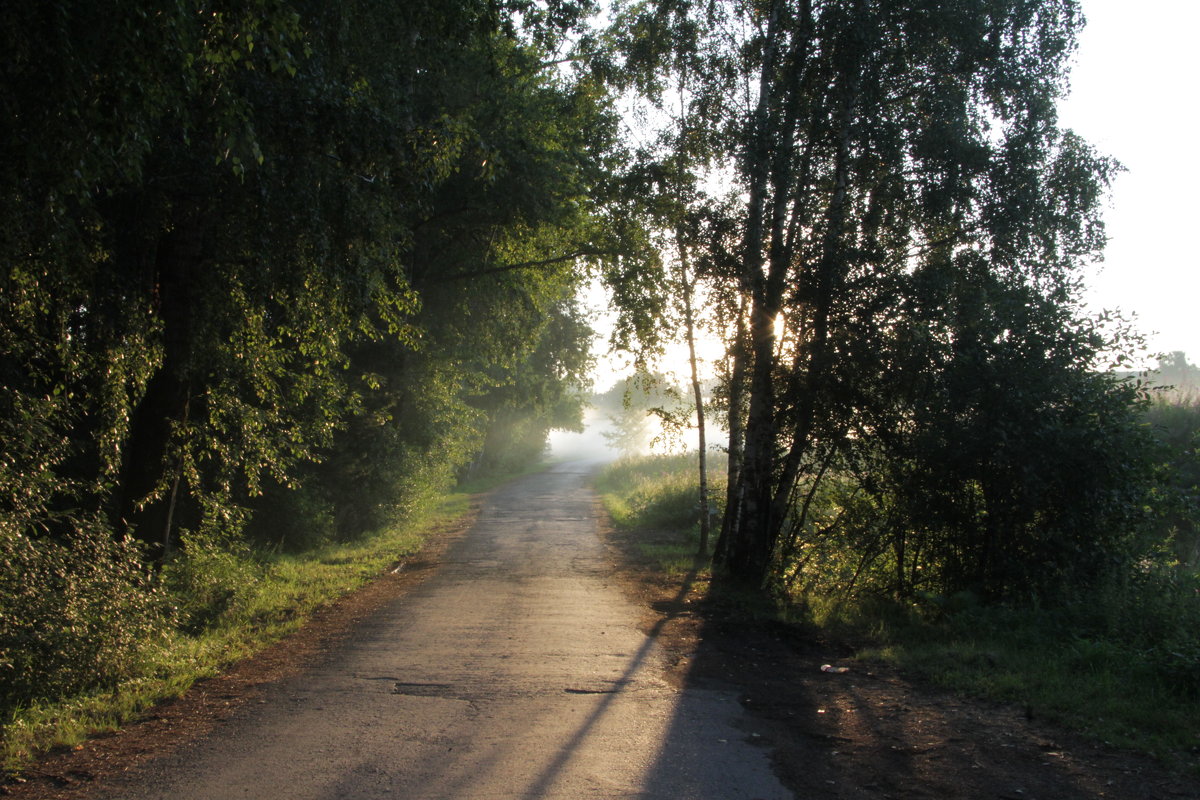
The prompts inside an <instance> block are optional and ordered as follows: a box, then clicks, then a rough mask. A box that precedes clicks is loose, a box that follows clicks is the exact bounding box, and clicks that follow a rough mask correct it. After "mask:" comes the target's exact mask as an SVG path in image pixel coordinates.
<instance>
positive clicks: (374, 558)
mask: <svg viewBox="0 0 1200 800" xmlns="http://www.w3.org/2000/svg"><path fill="white" fill-rule="evenodd" d="M544 466H545V465H541V466H539V467H535V468H531V469H529V470H527V471H526V472H534V471H537V469H540V468H544ZM521 474H525V473H521ZM513 477H514V476H513V475H507V476H502V477H495V478H489V479H486V480H482V481H475V482H471V483H468V484H465V485H463V486H461V487H459V489H458V490H456V491H455V492H454V493H451V494H447V495H446V496H445V497H444V498H443V499H442V501H441V502H440V503H439V504H437V505H436V507H434V508H431V509H430V510H429V511H428V512H426V513H425V514H423V515H421V516H419V517H415V518H413V519H411V520H408V521H406V522H405V523H403V524H399V525H396V526H394V527H391V528H388V529H385V530H382V531H380V532H378V533H376V534H375V535H374V536H371V537H368V538H365V539H362V540H360V541H356V542H353V543H347V544H339V545H329V546H325V547H322V548H320V549H317V550H313V551H309V552H306V553H303V554H299V555H290V554H281V553H270V552H264V551H249V550H248V549H246V550H243V551H240V552H238V553H236V554H235V556H233V557H231V556H229V554H225V556H224V560H223V561H222V562H220V563H221V565H223V567H224V569H225V571H226V574H224V575H221V574H216V575H211V578H212V580H213V581H214V583H215V584H216V585H217V588H218V590H220V591H223V592H224V593H225V594H224V601H223V603H222V604H220V605H219V612H218V613H215V614H213V615H211V616H210V617H207V618H205V619H204V620H203V624H202V625H200V624H198V625H196V626H194V627H193V629H191V630H187V629H186V628H184V629H180V630H174V631H172V632H170V633H168V634H166V635H165V636H164V638H163V640H162V641H160V642H157V643H155V644H154V645H153V646H151V647H150V648H149V650H150V653H151V655H150V656H149V658H148V659H147V661H146V662H145V663H144V664H143V667H142V669H141V670H140V674H139V675H138V676H137V677H134V678H132V679H129V680H126V681H123V682H122V683H120V684H118V685H117V686H115V687H113V688H112V689H108V690H103V691H96V692H93V693H89V694H85V695H82V696H77V697H72V698H68V699H65V700H62V701H58V702H54V703H33V704H30V705H27V706H25V707H22V708H19V709H17V710H16V711H15V712H14V713H13V714H12V715H11V716H10V717H9V719H8V720H7V721H6V722H5V723H4V724H3V726H2V727H0V742H2V743H0V765H2V768H3V770H4V771H5V773H7V774H15V773H18V772H19V771H20V770H21V769H22V768H24V767H26V766H28V765H29V764H30V762H31V761H32V760H33V759H34V758H36V757H37V754H39V753H42V752H46V751H48V750H51V749H54V748H62V747H74V746H77V745H79V744H81V743H82V742H83V741H84V740H86V739H87V738H88V737H89V736H92V735H95V734H99V733H105V732H110V731H114V730H117V729H119V728H120V727H121V726H122V725H123V724H126V723H128V722H129V721H131V720H133V719H135V718H137V717H138V716H139V715H140V714H142V713H143V712H144V711H146V710H147V709H148V708H150V707H152V706H154V705H155V704H157V703H159V702H162V701H164V700H167V699H170V698H173V697H178V696H180V695H182V694H183V693H184V692H186V691H187V690H188V689H189V688H190V687H191V686H192V685H193V684H194V683H196V682H197V681H200V680H204V679H206V678H211V677H213V676H215V675H217V674H219V673H220V672H221V671H222V670H224V669H226V668H228V667H229V666H230V665H232V664H233V663H235V662H237V661H239V660H241V659H244V658H247V657H249V656H252V655H254V654H255V653H257V652H259V651H261V650H263V649H265V648H266V647H268V646H269V645H271V644H274V643H275V642H277V641H279V640H280V639H282V638H284V637H285V636H287V635H288V634H290V633H293V632H294V631H296V630H298V629H299V628H300V627H302V626H303V625H304V624H305V622H307V621H308V619H309V617H310V616H311V615H312V613H313V612H314V611H316V610H317V609H318V608H320V607H322V606H325V605H328V604H329V603H332V602H333V601H335V600H337V599H338V598H340V597H343V596H345V595H347V594H349V593H350V592H353V591H354V590H356V589H358V588H361V587H362V586H364V585H365V584H367V583H368V582H370V581H371V580H372V579H374V578H376V577H378V576H379V575H381V574H383V573H384V572H385V571H386V570H388V569H390V568H391V567H393V566H394V565H395V564H397V563H398V562H400V561H401V560H402V559H404V558H406V557H409V556H412V555H413V554H415V553H416V552H418V551H419V550H420V549H421V547H422V545H423V544H424V542H425V541H426V539H427V538H429V537H430V536H431V535H433V534H434V533H436V531H438V530H441V529H445V528H446V527H447V526H449V525H451V524H454V523H455V522H456V521H458V520H461V519H462V518H463V517H465V516H466V515H467V514H468V513H469V512H470V508H471V495H472V494H476V493H479V492H483V491H487V490H489V489H491V488H494V487H495V486H498V485H500V484H502V483H504V482H506V481H508V480H511V479H512V478H513ZM206 568H207V569H208V570H209V571H210V572H208V573H206V575H209V574H210V573H211V570H212V569H213V563H212V562H211V561H210V562H209V563H207V564H206Z"/></svg>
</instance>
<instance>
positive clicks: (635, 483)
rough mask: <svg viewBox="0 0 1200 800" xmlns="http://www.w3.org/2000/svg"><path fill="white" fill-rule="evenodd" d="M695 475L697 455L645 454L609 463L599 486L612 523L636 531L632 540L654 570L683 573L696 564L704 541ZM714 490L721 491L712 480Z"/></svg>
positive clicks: (598, 477) (714, 493)
mask: <svg viewBox="0 0 1200 800" xmlns="http://www.w3.org/2000/svg"><path fill="white" fill-rule="evenodd" d="M696 480H697V479H696V457H695V455H665V456H646V457H639V458H623V459H620V460H619V461H615V462H613V463H612V464H609V465H608V466H607V467H605V468H604V469H603V470H602V471H601V472H600V474H599V475H598V476H597V478H596V483H595V486H596V490H597V492H599V494H600V500H601V502H602V503H603V505H604V508H605V510H606V511H607V512H608V515H609V517H610V518H611V519H612V521H613V524H614V525H615V526H616V527H617V528H619V529H621V530H623V531H625V532H632V533H636V534H637V535H636V537H635V539H634V542H633V543H634V546H635V548H636V549H637V552H638V554H639V555H640V557H641V558H642V559H644V560H645V561H646V563H648V564H650V565H651V566H652V567H653V568H654V569H656V570H658V571H661V572H664V573H666V574H667V575H669V576H671V577H678V576H680V575H683V574H686V573H688V572H690V571H692V570H693V569H695V567H696V552H697V549H698V548H699V544H700V507H699V500H698V497H697V489H696ZM710 494H712V495H714V496H716V495H719V494H720V492H719V491H712V488H711V484H710ZM709 502H710V503H712V502H713V500H712V499H711V498H710V501H709ZM714 536H715V533H714ZM711 544H712V543H711V542H710V546H711Z"/></svg>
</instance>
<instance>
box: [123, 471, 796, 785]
mask: <svg viewBox="0 0 1200 800" xmlns="http://www.w3.org/2000/svg"><path fill="white" fill-rule="evenodd" d="M587 481H588V472H587V469H586V467H584V466H581V465H579V464H566V465H560V466H557V467H554V468H552V469H551V470H549V471H547V472H544V473H541V474H538V475H533V476H529V477H526V478H523V479H520V480H518V481H517V482H515V483H513V484H510V485H509V486H507V487H505V488H501V489H499V490H497V491H496V492H494V493H493V494H492V495H491V496H490V497H489V498H488V499H487V500H486V501H485V505H484V508H483V510H482V513H481V515H480V517H479V519H478V522H477V524H476V525H475V526H474V527H473V528H472V529H471V530H470V531H469V532H467V533H466V534H465V535H464V536H463V537H462V538H461V539H460V540H458V541H456V542H454V543H453V544H452V545H451V546H450V548H449V549H448V550H447V552H446V555H445V557H444V562H443V564H442V565H441V566H440V568H439V569H438V570H437V572H436V573H435V574H434V575H432V576H431V577H430V578H429V579H428V580H427V581H425V582H424V583H421V584H420V585H419V586H417V587H416V588H414V589H413V590H412V591H411V592H409V593H408V594H406V595H405V596H402V597H400V598H398V599H396V600H395V601H394V602H392V603H390V604H389V605H388V606H386V607H385V608H384V609H383V610H382V611H381V612H379V613H377V614H375V615H374V616H372V617H371V618H369V619H368V620H366V621H365V622H364V623H363V624H362V625H361V626H360V627H359V628H358V629H357V630H356V632H355V633H354V635H353V636H352V637H351V638H350V639H349V640H348V641H347V642H346V643H345V644H344V645H343V646H341V647H340V648H339V649H338V650H337V652H335V653H333V654H331V655H330V656H329V657H328V658H327V659H325V660H323V661H322V662H321V663H319V664H318V666H316V667H315V668H313V669H310V670H308V671H307V672H305V673H303V674H302V675H300V676H299V677H297V678H293V679H289V680H286V681H284V682H282V683H280V684H278V685H277V686H275V687H274V688H272V689H271V690H270V691H269V692H268V694H267V695H266V697H265V698H264V702H262V703H259V704H251V705H247V706H245V707H244V708H243V709H242V710H240V711H238V712H236V713H235V714H234V716H233V717H232V718H231V719H230V720H228V721H227V722H226V723H225V724H223V725H222V726H220V727H218V728H217V729H216V730H215V731H214V732H213V733H212V735H210V736H208V737H207V738H206V739H204V740H202V741H200V742H199V743H197V744H194V745H191V746H188V747H186V748H183V749H181V750H180V751H179V752H177V753H175V754H172V755H169V756H165V757H162V758H159V759H158V760H156V761H153V762H150V763H149V764H147V765H145V766H142V767H140V768H138V769H136V770H135V771H133V772H131V773H129V774H127V776H126V777H124V778H122V779H121V781H120V782H119V783H118V784H114V785H110V787H109V788H108V790H107V791H108V792H109V794H108V796H111V797H114V798H116V797H120V798H125V799H126V800H140V799H142V798H171V800H229V798H239V797H249V798H276V797H287V798H293V799H294V800H303V799H304V798H313V799H316V798H320V799H321V800H334V798H339V799H344V800H355V799H358V798H362V799H364V800H365V799H366V798H385V797H386V798H406V800H471V799H472V798H480V800H482V799H483V798H487V800H508V798H531V799H532V798H562V799H563V800H567V799H568V798H570V799H571V800H576V799H577V798H627V797H636V798H663V799H664V800H666V799H667V798H670V800H688V799H689V798H694V799H695V800H734V799H735V798H748V799H753V800H782V799H783V798H790V797H791V794H790V793H789V792H787V791H786V790H785V789H784V788H783V787H782V786H781V785H780V784H779V783H778V782H777V781H776V779H775V777H774V776H773V774H772V773H771V770H770V765H769V760H770V754H769V752H768V751H767V750H766V749H764V748H762V747H759V746H756V745H754V744H753V741H754V739H755V736H754V731H753V728H752V723H750V722H749V721H748V720H747V719H745V718H743V716H742V714H741V707H740V706H739V704H738V703H737V702H736V700H735V698H734V697H733V696H732V695H731V694H728V693H723V692H718V691H707V690H693V689H687V690H685V691H681V690H677V689H675V688H673V687H672V686H670V685H668V684H667V683H666V682H665V681H664V680H663V679H662V665H661V663H660V657H659V654H658V652H657V650H656V646H655V642H654V640H653V638H651V637H648V636H647V635H645V634H644V633H642V632H641V630H640V629H639V626H638V621H639V616H640V614H641V609H639V608H638V607H637V606H636V605H635V604H634V603H632V602H631V601H629V600H628V599H626V597H625V596H624V595H623V594H622V591H621V589H620V587H619V586H618V585H617V584H616V583H615V581H613V580H611V577H612V572H611V568H610V566H609V560H608V558H607V556H606V553H605V550H604V547H603V546H602V544H601V542H600V540H599V538H598V536H597V522H596V519H595V516H594V512H593V505H592V504H593V495H592V494H591V492H590V490H589V489H588V487H587Z"/></svg>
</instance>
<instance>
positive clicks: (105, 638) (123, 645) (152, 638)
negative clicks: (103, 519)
mask: <svg viewBox="0 0 1200 800" xmlns="http://www.w3.org/2000/svg"><path fill="white" fill-rule="evenodd" d="M165 609H166V604H165V603H164V602H163V595H162V592H161V591H159V590H158V589H156V588H154V587H153V586H152V585H151V583H150V581H149V579H148V576H147V574H146V572H145V571H144V569H143V567H142V559H141V554H140V552H139V550H138V547H137V546H136V545H135V544H134V543H133V542H132V541H129V540H120V541H118V540H115V539H114V538H113V537H112V535H111V534H110V533H109V531H108V530H107V529H106V528H104V527H103V526H101V525H98V524H90V525H88V524H84V525H78V526H76V527H75V530H74V531H73V535H72V537H71V538H70V540H69V541H66V542H60V541H55V540H52V539H49V538H42V539H38V538H33V537H30V536H28V535H26V534H24V533H22V532H21V531H19V530H16V529H15V528H14V527H12V526H5V525H0V711H2V712H3V714H4V716H5V717H7V716H8V715H9V714H11V712H12V711H13V710H14V709H15V708H18V707H19V706H22V705H26V704H28V703H31V702H33V701H36V700H43V699H48V698H54V697H58V696H62V695H65V694H72V693H77V692H82V691H86V690H89V689H96V688H103V687H107V686H115V685H116V684H117V683H118V682H119V681H121V680H122V679H124V678H127V677H130V676H132V675H134V674H136V673H137V671H138V670H139V668H140V667H141V666H142V664H143V663H144V662H145V660H146V659H147V658H148V656H149V655H150V654H151V653H152V652H153V650H154V649H155V647H156V645H157V644H158V643H159V642H161V641H162V636H163V634H165V632H166V630H167V628H168V625H167V614H166V613H165Z"/></svg>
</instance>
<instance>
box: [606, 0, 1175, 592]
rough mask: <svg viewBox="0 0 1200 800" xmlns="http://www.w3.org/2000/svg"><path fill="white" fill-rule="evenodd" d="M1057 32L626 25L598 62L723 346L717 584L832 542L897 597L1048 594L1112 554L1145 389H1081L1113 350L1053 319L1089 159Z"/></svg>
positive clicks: (1066, 312)
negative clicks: (604, 61) (642, 130)
mask: <svg viewBox="0 0 1200 800" xmlns="http://www.w3.org/2000/svg"><path fill="white" fill-rule="evenodd" d="M1082 23H1083V20H1082V16H1081V14H1080V11H1079V8H1078V4H1077V3H1076V2H1074V0H1043V1H1035V0H972V2H967V3H954V4H946V3H927V2H917V3H913V2H891V1H890V0H885V1H884V2H864V0H811V1H809V0H805V2H786V1H785V0H764V1H762V2H758V1H757V0H750V1H746V2H742V1H741V0H731V2H725V3H678V2H642V3H630V4H627V5H626V6H625V7H624V9H623V12H622V15H621V17H620V23H619V25H618V29H617V30H618V39H619V41H620V42H621V45H622V50H621V52H622V54H623V60H622V61H621V63H620V66H619V69H618V70H617V71H618V73H619V74H620V75H621V76H622V77H623V78H624V79H625V80H626V82H627V85H629V86H631V87H636V89H637V90H639V91H640V92H642V93H643V94H644V95H645V96H646V97H648V98H649V102H651V103H653V104H656V105H657V106H658V107H659V109H660V114H661V116H662V118H664V119H665V121H664V122H663V123H662V124H661V125H660V126H659V128H658V131H659V132H658V134H657V136H656V137H652V138H650V139H649V140H648V141H649V142H650V144H648V145H647V146H646V148H645V149H644V152H643V154H642V156H641V161H642V163H643V164H644V167H643V169H642V172H641V173H640V174H641V175H642V176H643V180H644V182H645V184H646V187H647V189H646V193H647V194H648V195H649V196H652V197H655V198H658V199H659V203H658V205H657V206H655V207H654V208H652V209H651V212H652V216H653V218H654V220H655V224H657V225H658V226H660V227H661V228H665V229H666V230H667V231H669V232H670V233H671V234H672V235H673V239H674V242H675V244H676V245H677V246H678V248H679V251H680V255H679V259H680V260H681V261H683V260H686V261H688V262H690V263H693V264H694V265H695V271H696V274H697V276H698V279H699V280H700V281H701V282H703V284H704V288H705V292H704V294H705V295H706V296H707V297H709V298H710V299H711V303H712V309H713V310H712V314H711V316H712V317H714V322H715V323H716V324H714V325H712V326H711V327H712V328H713V329H714V330H717V331H722V332H723V336H724V338H725V341H726V344H727V349H728V354H729V357H728V363H727V365H726V369H725V388H724V392H723V395H724V396H723V398H722V405H723V407H724V409H725V411H726V413H727V425H726V429H727V430H728V431H729V435H730V440H729V452H730V456H731V458H730V461H729V468H728V494H727V497H726V501H725V518H724V524H723V529H722V533H721V538H720V540H719V542H718V544H717V560H718V563H719V564H721V565H722V567H723V570H724V574H725V575H726V576H727V577H730V578H732V579H734V580H736V581H739V582H743V583H749V584H751V585H753V586H756V587H762V586H766V587H774V588H779V587H780V586H781V585H782V583H784V582H787V581H789V580H796V579H797V578H796V576H795V574H794V570H795V563H796V559H797V558H801V559H803V558H804V557H805V556H804V554H805V553H808V554H810V555H812V560H811V561H810V562H809V563H812V564H814V565H815V564H818V563H819V561H820V560H819V559H816V556H815V554H816V553H818V552H821V551H822V550H823V549H825V548H826V546H827V545H828V544H829V543H830V540H831V539H833V538H835V537H838V536H852V538H853V540H854V544H855V547H854V552H855V553H856V556H855V558H854V559H853V561H854V564H855V565H854V566H852V567H851V573H852V574H855V573H859V572H861V571H863V570H866V569H867V568H868V567H871V566H875V565H879V564H883V563H889V567H888V569H889V573H888V574H889V576H890V578H889V580H888V581H886V583H887V584H888V586H889V589H890V591H891V592H893V593H897V594H899V595H911V594H912V593H913V592H916V591H922V592H935V593H945V594H953V593H955V592H959V591H969V592H972V593H974V594H976V595H978V596H981V597H988V598H993V599H1004V598H1030V597H1038V598H1041V599H1043V600H1045V599H1048V598H1050V597H1053V596H1055V595H1056V594H1057V593H1059V592H1060V590H1061V589H1062V588H1063V587H1064V586H1067V585H1075V584H1077V583H1079V582H1083V583H1088V582H1094V581H1098V580H1103V579H1104V578H1105V576H1106V575H1109V574H1110V573H1112V572H1113V570H1114V568H1115V569H1116V571H1117V572H1120V570H1121V569H1123V568H1124V567H1127V566H1128V565H1129V564H1131V563H1132V562H1133V560H1134V556H1135V550H1136V548H1135V547H1134V540H1135V539H1137V536H1136V534H1137V531H1138V530H1139V529H1140V527H1141V526H1142V523H1143V522H1145V519H1144V517H1145V513H1144V509H1145V505H1146V502H1147V501H1148V499H1149V494H1148V493H1149V492H1150V485H1151V479H1152V478H1153V474H1152V468H1151V466H1150V464H1151V463H1152V457H1151V456H1150V452H1149V448H1150V439H1149V437H1148V435H1147V431H1146V430H1145V428H1144V426H1142V425H1141V424H1140V423H1141V417H1140V413H1139V410H1138V408H1139V405H1140V404H1141V403H1142V402H1144V394H1143V393H1142V392H1141V390H1140V389H1139V388H1138V387H1137V386H1136V385H1128V384H1124V383H1122V382H1121V381H1119V380H1117V379H1116V378H1114V377H1103V376H1101V375H1099V374H1097V371H1098V370H1100V369H1101V368H1103V367H1104V366H1105V363H1104V360H1103V359H1104V358H1105V357H1106V356H1105V354H1106V353H1110V352H1114V351H1115V352H1116V353H1118V356H1119V357H1124V356H1127V354H1128V351H1129V349H1130V347H1131V346H1132V345H1133V344H1134V342H1131V341H1129V340H1127V339H1125V340H1122V339H1113V338H1112V336H1111V335H1109V334H1108V333H1106V331H1109V330H1115V331H1117V332H1118V333H1123V330H1122V328H1121V326H1120V325H1115V326H1113V325H1109V326H1107V327H1106V326H1105V324H1104V323H1103V321H1092V320H1088V319H1086V318H1084V317H1082V315H1081V314H1080V311H1079V307H1078V301H1077V295H1078V289H1079V286H1080V280H1081V278H1080V276H1081V270H1082V268H1083V267H1084V266H1086V265H1087V263H1088V262H1089V261H1090V260H1092V259H1094V258H1096V257H1097V256H1098V254H1099V252H1100V249H1101V248H1102V246H1103V243H1104V230H1103V224H1102V222H1101V219H1100V204H1101V199H1102V197H1103V194H1104V191H1105V189H1106V187H1107V185H1108V181H1109V178H1110V176H1111V175H1112V174H1113V171H1114V169H1115V168H1116V165H1115V164H1114V163H1113V162H1111V161H1110V160H1109V159H1106V158H1104V157H1102V156H1100V155H1098V154H1097V153H1096V152H1095V151H1094V150H1093V149H1092V148H1091V147H1090V146H1089V145H1088V144H1087V143H1086V142H1083V141H1082V140H1081V139H1080V138H1079V137H1077V136H1076V135H1075V134H1073V133H1072V132H1070V131H1065V130H1062V129H1060V128H1059V127H1058V124H1057V118H1056V101H1057V100H1058V99H1059V98H1060V97H1061V96H1062V94H1063V93H1064V91H1065V87H1066V79H1067V73H1066V67H1067V64H1068V60H1069V58H1070V56H1071V53H1072V52H1073V49H1074V42H1075V35H1076V32H1077V31H1078V29H1079V28H1080V26H1081V25H1082ZM714 178H718V179H719V180H714ZM722 185H724V186H726V187H729V191H728V193H726V194H721V193H720V189H719V188H714V187H720V186H722ZM692 288H694V287H689V288H688V291H689V292H690V291H692ZM631 313H632V314H633V315H634V316H635V317H636V315H638V314H640V313H642V309H641V308H635V309H633V310H632V312H631ZM818 512H821V513H818ZM835 549H838V548H835ZM823 574H824V573H822V572H821V569H820V568H818V569H817V575H818V576H822V575H823Z"/></svg>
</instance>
